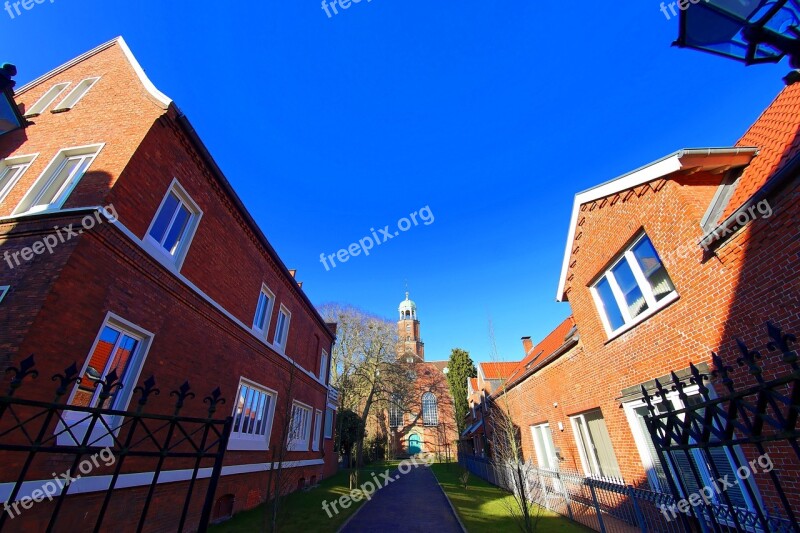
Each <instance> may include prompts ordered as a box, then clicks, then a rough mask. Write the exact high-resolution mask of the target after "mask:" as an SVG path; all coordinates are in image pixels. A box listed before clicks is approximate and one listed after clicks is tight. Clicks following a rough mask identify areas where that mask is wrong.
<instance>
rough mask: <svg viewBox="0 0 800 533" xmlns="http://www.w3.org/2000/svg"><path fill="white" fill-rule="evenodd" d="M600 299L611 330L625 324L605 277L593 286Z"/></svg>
mask: <svg viewBox="0 0 800 533" xmlns="http://www.w3.org/2000/svg"><path fill="white" fill-rule="evenodd" d="M595 288H596V289H597V294H598V296H600V300H601V301H602V302H603V309H604V310H605V312H606V318H608V323H609V325H610V326H611V330H612V331H613V330H615V329H618V328H620V327H622V326H623V325H624V324H625V320H624V319H623V318H622V312H621V311H620V310H619V306H618V305H617V300H616V299H615V298H614V293H613V292H612V291H611V285H610V284H609V283H608V280H607V279H606V278H603V279H601V280H600V282H599V283H598V284H597V285H596V286H595Z"/></svg>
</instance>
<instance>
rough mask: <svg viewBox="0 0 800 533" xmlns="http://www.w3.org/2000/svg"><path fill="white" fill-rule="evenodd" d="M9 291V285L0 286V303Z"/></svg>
mask: <svg viewBox="0 0 800 533" xmlns="http://www.w3.org/2000/svg"><path fill="white" fill-rule="evenodd" d="M9 289H11V286H10V285H0V302H2V301H3V298H5V297H6V294H8V291H9Z"/></svg>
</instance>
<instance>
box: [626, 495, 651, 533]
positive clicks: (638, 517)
mask: <svg viewBox="0 0 800 533" xmlns="http://www.w3.org/2000/svg"><path fill="white" fill-rule="evenodd" d="M628 496H629V497H630V499H631V503H632V504H633V512H634V513H635V514H636V520H637V521H638V522H639V527H641V528H642V533H647V522H645V520H644V514H642V510H641V508H640V507H639V502H637V501H636V491H635V490H634V488H633V485H628Z"/></svg>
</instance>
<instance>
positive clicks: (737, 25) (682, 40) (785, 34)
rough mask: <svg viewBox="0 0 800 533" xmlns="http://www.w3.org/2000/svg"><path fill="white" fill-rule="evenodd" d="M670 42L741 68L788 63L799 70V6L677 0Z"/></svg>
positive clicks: (790, 0)
mask: <svg viewBox="0 0 800 533" xmlns="http://www.w3.org/2000/svg"><path fill="white" fill-rule="evenodd" d="M679 5H680V6H681V16H680V34H679V36H678V40H677V41H676V42H675V45H676V46H679V47H681V48H693V49H695V50H701V51H703V52H709V53H712V54H717V55H720V56H723V57H727V58H730V59H735V60H737V61H742V62H743V63H744V64H745V65H754V64H758V63H777V62H779V61H780V60H781V59H783V57H784V56H788V57H789V61H790V63H791V65H792V67H793V68H800V28H799V26H800V6H799V5H798V0H682V1H681V2H679Z"/></svg>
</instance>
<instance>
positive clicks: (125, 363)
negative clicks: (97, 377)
mask: <svg viewBox="0 0 800 533" xmlns="http://www.w3.org/2000/svg"><path fill="white" fill-rule="evenodd" d="M138 345H139V341H138V340H137V339H135V338H133V337H130V336H128V335H123V336H122V339H121V340H120V341H119V345H118V346H117V349H116V350H115V352H114V359H113V360H112V361H111V364H110V365H109V366H108V370H107V371H106V373H105V374H104V375H103V377H105V375H107V374H110V373H111V371H112V370H116V372H117V378H118V380H119V383H120V384H121V385H122V387H123V388H126V387H129V386H130V384H129V383H128V379H129V378H130V376H129V373H130V368H131V367H130V363H131V359H132V356H133V354H134V353H135V352H136V347H137V346H138ZM120 390H122V389H116V390H115V391H114V393H113V394H112V395H111V396H110V397H109V398H108V400H107V401H106V403H105V404H103V405H101V406H100V407H110V408H112V409H116V408H119V407H120V406H119V405H115V402H116V399H117V396H118V394H119V391H120Z"/></svg>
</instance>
